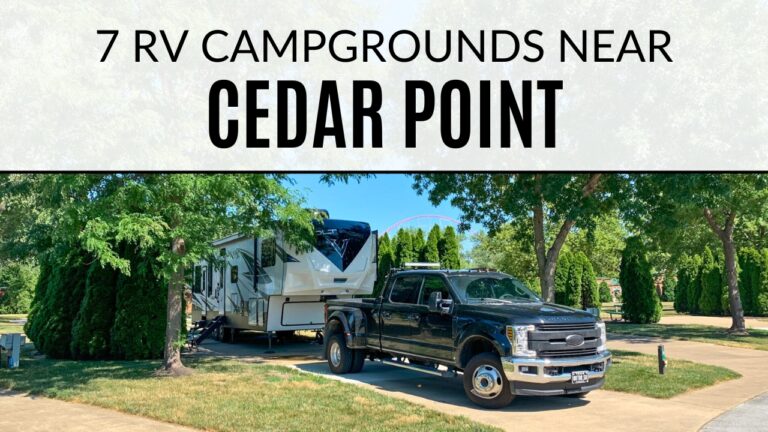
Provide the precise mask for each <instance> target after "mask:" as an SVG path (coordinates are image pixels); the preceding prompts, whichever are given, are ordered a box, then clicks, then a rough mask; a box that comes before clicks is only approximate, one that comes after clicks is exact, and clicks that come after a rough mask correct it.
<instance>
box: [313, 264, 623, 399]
mask: <svg viewBox="0 0 768 432" xmlns="http://www.w3.org/2000/svg"><path fill="white" fill-rule="evenodd" d="M325 334H326V355H327V357H328V362H329V366H330V368H331V370H333V371H334V372H336V373H350V372H356V371H359V370H360V369H361V368H362V367H363V363H364V361H365V359H371V360H378V361H382V362H384V363H387V364H392V365H395V366H401V367H407V368H410V369H416V370H420V371H423V372H426V373H433V374H436V375H442V376H451V375H456V374H459V373H460V374H463V380H464V389H465V392H466V393H467V396H468V397H469V398H470V399H471V400H472V401H473V402H475V403H477V404H479V405H482V406H485V407H489V408H498V407H502V406H505V405H507V404H508V403H509V402H511V401H512V399H514V397H515V396H516V395H536V396H555V395H566V396H576V397H583V396H584V395H586V394H587V393H588V392H590V391H592V390H595V389H597V388H599V387H601V386H602V385H603V381H604V375H605V372H606V370H607V369H608V367H609V366H610V359H611V356H610V353H609V352H608V350H607V349H606V346H605V326H604V324H603V323H602V322H601V321H600V319H599V318H598V317H595V316H593V315H592V314H590V313H587V312H585V311H580V310H576V309H573V308H569V307H565V306H560V305H556V304H551V303H545V302H543V301H542V300H541V299H540V298H539V297H538V296H537V295H536V294H534V293H533V292H531V291H530V290H529V289H528V288H526V287H525V285H524V284H522V283H521V282H520V281H519V280H517V279H515V278H513V277H512V276H509V275H507V274H504V273H500V272H495V271H476V270H464V271H454V270H424V269H421V270H399V271H394V272H392V273H391V274H390V275H389V277H388V278H387V282H386V284H385V287H384V289H383V290H382V293H381V294H380V295H379V297H377V298H369V299H354V300H333V301H329V303H328V311H327V320H326V328H325Z"/></svg>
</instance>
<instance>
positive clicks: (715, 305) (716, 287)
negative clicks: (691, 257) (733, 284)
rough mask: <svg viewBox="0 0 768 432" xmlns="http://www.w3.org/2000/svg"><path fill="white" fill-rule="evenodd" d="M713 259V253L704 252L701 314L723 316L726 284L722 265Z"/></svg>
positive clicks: (700, 299) (700, 302) (700, 300)
mask: <svg viewBox="0 0 768 432" xmlns="http://www.w3.org/2000/svg"><path fill="white" fill-rule="evenodd" d="M711 257H712V252H711V251H709V250H706V251H705V252H704V264H703V266H702V268H701V297H700V298H699V312H700V313H702V314H704V315H721V314H722V312H723V308H722V298H723V294H724V293H725V283H724V280H723V271H722V265H721V263H720V262H719V261H718V260H716V259H714V258H711Z"/></svg>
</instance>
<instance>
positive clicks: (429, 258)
mask: <svg viewBox="0 0 768 432" xmlns="http://www.w3.org/2000/svg"><path fill="white" fill-rule="evenodd" d="M442 237H443V235H442V232H441V231H440V226H439V225H437V224H435V225H434V226H432V229H430V230H429V234H428V235H427V241H426V243H425V244H424V252H423V255H424V262H429V263H437V262H440V240H441V239H442Z"/></svg>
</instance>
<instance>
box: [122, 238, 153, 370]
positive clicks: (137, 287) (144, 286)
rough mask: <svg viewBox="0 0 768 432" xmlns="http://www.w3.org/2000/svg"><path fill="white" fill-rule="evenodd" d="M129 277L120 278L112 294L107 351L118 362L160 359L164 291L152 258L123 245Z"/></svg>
mask: <svg viewBox="0 0 768 432" xmlns="http://www.w3.org/2000/svg"><path fill="white" fill-rule="evenodd" d="M123 256H124V257H125V258H127V259H129V260H130V261H131V275H130V276H126V275H122V274H121V275H120V276H118V279H117V287H116V295H115V310H116V312H115V321H114V324H113V325H112V330H111V340H110V352H111V355H112V356H113V357H115V358H120V359H130V360H134V359H151V358H160V357H162V354H163V346H164V341H165V323H166V304H167V290H166V289H165V286H164V284H163V281H162V278H161V277H160V275H159V272H158V269H159V263H158V262H157V260H156V259H153V258H151V257H148V256H145V255H140V254H138V253H136V251H135V250H134V248H133V247H131V246H127V247H126V248H125V253H124V255H123Z"/></svg>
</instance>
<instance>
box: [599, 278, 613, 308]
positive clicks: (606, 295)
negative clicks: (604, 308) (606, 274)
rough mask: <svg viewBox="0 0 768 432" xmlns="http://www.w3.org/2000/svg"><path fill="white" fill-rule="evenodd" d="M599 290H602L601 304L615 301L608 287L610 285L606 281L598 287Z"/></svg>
mask: <svg viewBox="0 0 768 432" xmlns="http://www.w3.org/2000/svg"><path fill="white" fill-rule="evenodd" d="M598 289H599V290H600V302H601V303H608V302H610V301H613V296H612V295H611V288H610V287H609V286H608V283H606V282H605V281H602V282H600V284H599V285H598Z"/></svg>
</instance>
